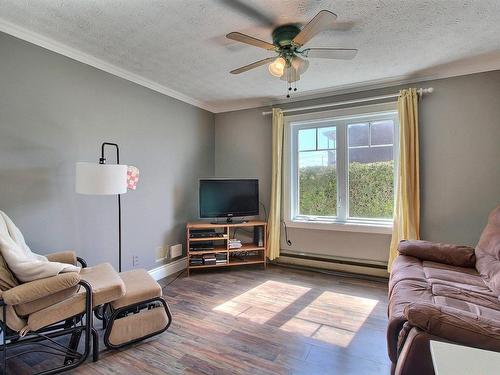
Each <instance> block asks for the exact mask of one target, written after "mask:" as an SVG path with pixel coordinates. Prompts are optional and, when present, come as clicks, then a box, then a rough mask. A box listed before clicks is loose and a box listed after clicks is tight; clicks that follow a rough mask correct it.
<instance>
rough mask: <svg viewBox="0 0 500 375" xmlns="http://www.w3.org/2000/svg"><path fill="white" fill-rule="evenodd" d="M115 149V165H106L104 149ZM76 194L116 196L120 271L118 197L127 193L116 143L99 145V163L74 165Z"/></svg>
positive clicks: (124, 168)
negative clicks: (108, 147) (107, 147)
mask: <svg viewBox="0 0 500 375" xmlns="http://www.w3.org/2000/svg"><path fill="white" fill-rule="evenodd" d="M106 146H112V147H115V148H116V164H106V158H105V157H104V148H105V147H106ZM75 185H76V192H77V193H79V194H88V195H118V271H119V272H121V270H122V206H121V199H120V195H121V194H124V193H126V192H127V166H126V165H123V164H120V149H119V147H118V145H117V144H116V143H109V142H104V143H103V144H102V145H101V157H100V159H99V163H85V162H79V163H76V184H75Z"/></svg>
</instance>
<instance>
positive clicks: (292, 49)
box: [226, 10, 358, 98]
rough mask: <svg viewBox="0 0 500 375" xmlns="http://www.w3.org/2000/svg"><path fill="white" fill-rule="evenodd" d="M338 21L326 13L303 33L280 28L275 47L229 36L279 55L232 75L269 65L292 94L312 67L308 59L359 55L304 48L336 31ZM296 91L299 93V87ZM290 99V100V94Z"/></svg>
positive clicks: (241, 36)
mask: <svg viewBox="0 0 500 375" xmlns="http://www.w3.org/2000/svg"><path fill="white" fill-rule="evenodd" d="M336 19H337V15H336V14H335V13H332V12H330V11H328V10H322V11H320V12H319V13H318V14H316V16H314V18H313V19H312V20H311V21H309V23H307V24H306V25H305V26H304V27H303V28H302V29H301V28H300V27H299V26H297V25H295V24H286V25H281V26H278V27H276V28H275V29H274V30H273V31H272V38H273V42H272V43H268V42H266V41H263V40H260V39H257V38H254V37H252V36H250V35H246V34H242V33H239V32H232V33H229V34H227V35H226V37H227V38H229V39H232V40H235V41H238V42H241V43H246V44H250V45H252V46H255V47H259V48H263V49H266V50H268V51H271V52H275V53H277V55H275V56H273V57H268V58H266V59H262V60H259V61H256V62H254V63H251V64H248V65H245V66H242V67H240V68H238V69H234V70H231V72H230V73H231V74H240V73H243V72H246V71H248V70H250V69H254V68H257V67H259V66H262V65H265V64H269V65H268V70H269V73H271V74H272V75H273V76H275V77H279V78H281V79H282V80H284V81H286V82H287V83H288V86H289V87H288V91H292V86H291V85H292V83H294V82H296V81H298V80H299V79H300V76H301V75H302V74H304V72H305V71H306V70H307V68H308V67H309V61H308V60H307V58H323V59H340V60H351V59H353V58H354V57H355V56H356V54H357V53H358V50H357V49H348V48H305V49H304V48H303V47H304V45H305V44H306V43H307V42H309V41H310V40H311V39H312V38H313V37H314V36H315V35H317V34H318V33H320V32H322V31H325V30H328V29H330V28H332V27H333V26H334V23H335V20H336ZM294 91H297V87H295V88H294ZM287 97H288V98H289V97H290V94H289V93H288V94H287Z"/></svg>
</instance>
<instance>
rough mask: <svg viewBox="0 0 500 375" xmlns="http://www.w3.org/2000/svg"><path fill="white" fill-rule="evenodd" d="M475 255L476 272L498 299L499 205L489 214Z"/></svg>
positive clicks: (499, 258)
mask: <svg viewBox="0 0 500 375" xmlns="http://www.w3.org/2000/svg"><path fill="white" fill-rule="evenodd" d="M475 253H476V268H477V270H478V271H479V273H480V274H481V276H482V277H483V279H484V281H485V282H486V284H487V285H488V286H489V288H490V289H491V290H492V291H494V292H495V293H496V294H497V296H499V298H500V205H498V206H497V207H496V208H495V209H494V210H493V211H492V212H491V213H490V216H489V217H488V224H487V225H486V228H484V230H483V233H482V234H481V238H479V242H478V243H477V245H476V251H475Z"/></svg>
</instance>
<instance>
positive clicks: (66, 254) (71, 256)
mask: <svg viewBox="0 0 500 375" xmlns="http://www.w3.org/2000/svg"><path fill="white" fill-rule="evenodd" d="M47 259H48V260H50V261H51V262H59V263H65V264H71V265H73V266H76V254H75V252H74V251H61V252H58V253H52V254H49V255H47Z"/></svg>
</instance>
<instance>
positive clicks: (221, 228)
mask: <svg viewBox="0 0 500 375" xmlns="http://www.w3.org/2000/svg"><path fill="white" fill-rule="evenodd" d="M255 227H262V230H263V246H258V244H254V243H253V242H252V243H248V242H247V243H245V242H243V241H242V247H241V248H239V249H230V248H229V239H230V238H231V237H230V236H232V235H233V234H232V233H234V231H235V230H237V229H238V228H241V229H247V230H248V229H249V228H252V229H254V228H255ZM203 229H207V230H215V231H216V232H217V233H220V234H219V236H215V237H197V238H192V237H191V231H192V230H203ZM266 234H267V223H266V222H265V221H247V222H244V223H220V224H219V223H217V224H212V223H207V222H193V223H187V224H186V240H187V241H186V243H187V272H188V276H189V274H190V271H191V270H193V269H205V268H218V267H232V266H242V265H247V264H262V265H263V266H264V268H266V259H267V235H266ZM236 237H237V236H236ZM252 237H253V236H252ZM252 239H253V238H252ZM207 241H213V244H214V248H213V249H208V250H201V251H200V250H197V251H194V250H191V249H192V247H193V246H195V245H196V243H200V242H207ZM245 252H252V253H255V254H256V255H253V256H240V254H241V253H245ZM217 253H225V254H226V259H227V263H224V264H213V265H205V264H202V265H191V264H190V262H189V260H190V259H191V257H192V256H203V255H204V254H217Z"/></svg>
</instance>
